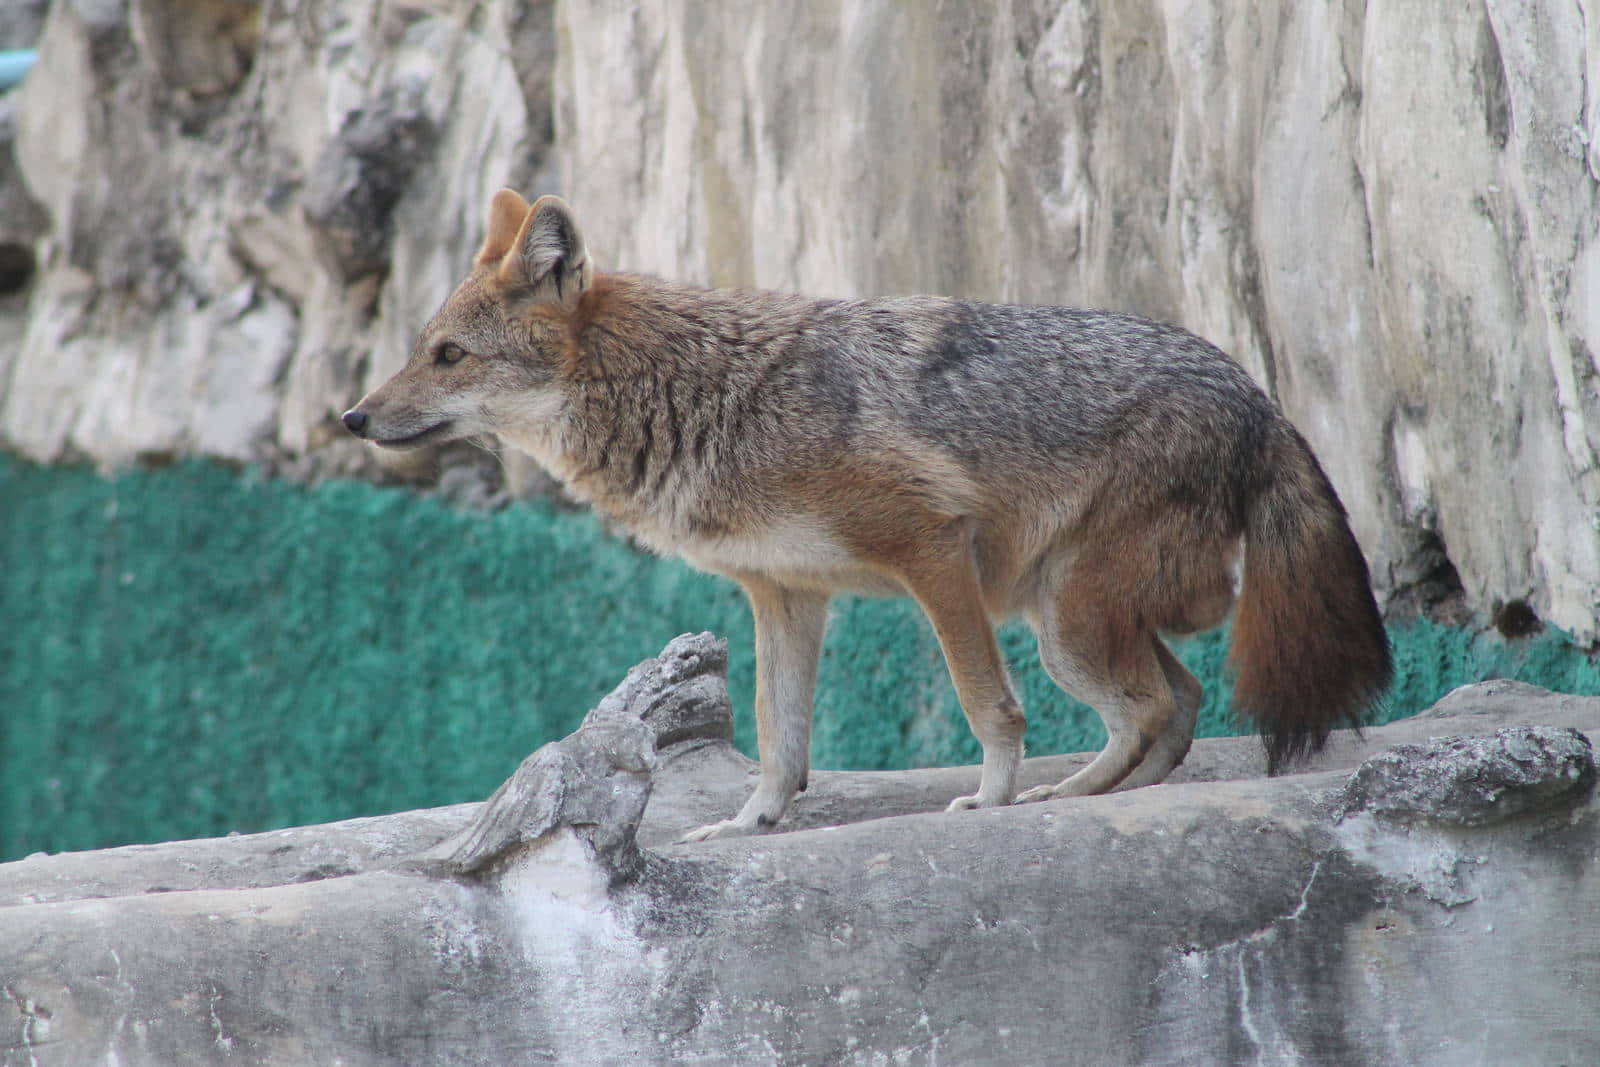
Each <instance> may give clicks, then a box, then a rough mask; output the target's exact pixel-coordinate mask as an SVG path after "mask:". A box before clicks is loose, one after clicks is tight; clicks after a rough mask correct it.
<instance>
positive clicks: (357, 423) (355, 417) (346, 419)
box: [339, 408, 367, 437]
mask: <svg viewBox="0 0 1600 1067" xmlns="http://www.w3.org/2000/svg"><path fill="white" fill-rule="evenodd" d="M339 418H340V421H342V422H343V423H344V428H345V429H347V430H349V431H350V432H351V433H353V434H355V435H356V436H357V437H365V436H367V413H366V412H365V411H362V410H361V409H360V408H351V409H350V410H349V411H347V412H345V413H344V414H343V415H341V416H340V417H339Z"/></svg>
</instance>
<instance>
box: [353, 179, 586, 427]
mask: <svg viewBox="0 0 1600 1067" xmlns="http://www.w3.org/2000/svg"><path fill="white" fill-rule="evenodd" d="M593 278H594V271H593V268H592V266H591V265H590V263H589V256H588V253H587V252H586V251H585V249H584V245H583V238H582V236H581V235H580V234H579V232H578V226H577V223H576V222H574V221H573V218H572V211H571V209H570V208H568V207H567V205H566V204H565V203H564V202H562V201H561V200H560V199H559V198H558V197H554V196H546V197H541V198H540V199H539V201H538V202H537V203H536V204H534V205H533V206H532V207H529V206H528V202H527V201H526V200H524V199H522V197H520V196H518V195H517V194H516V193H514V192H512V191H511V190H509V189H502V190H500V191H499V192H498V193H496V194H495V195H494V200H493V201H492V202H491V203H490V204H489V232H488V236H487V237H485V238H484V242H483V247H482V248H481V249H479V250H478V256H477V260H476V261H475V262H474V264H473V268H472V273H471V274H469V275H467V279H466V280H465V281H463V282H462V283H461V284H460V285H459V286H457V287H456V291H455V292H453V293H451V294H450V298H449V299H448V300H446V301H445V302H444V306H443V307H441V308H440V309H439V311H438V313H437V314H435V315H434V316H433V319H432V321H430V322H429V323H428V325H426V326H424V327H423V329H422V335H421V336H420V337H419V338H417V343H416V346H415V347H414V348H413V349H412V350H411V357H410V358H409V359H408V360H407V361H406V365H405V366H404V367H402V368H401V369H400V372H399V373H397V374H396V375H395V376H394V377H393V378H390V379H389V380H388V381H387V382H384V383H383V384H382V385H380V386H379V387H378V388H377V389H374V390H373V391H372V392H370V393H368V394H367V395H366V396H365V397H364V398H363V399H362V400H361V402H360V403H359V404H357V405H356V406H355V407H353V408H351V409H350V410H349V411H347V412H345V413H344V424H345V426H346V428H348V429H349V430H350V432H351V433H353V434H355V435H356V436H357V437H361V438H365V439H366V440H368V441H371V442H373V443H374V444H378V445H382V446H383V447H385V448H395V449H407V448H418V447H421V446H422V445H431V444H439V443H442V442H445V441H453V440H456V439H458V438H462V437H472V436H476V435H479V434H490V433H499V432H504V431H508V430H509V431H511V432H513V433H516V432H517V431H519V430H520V431H523V432H524V433H525V432H526V431H527V430H528V429H529V428H530V427H529V425H528V424H529V422H530V420H536V419H537V418H538V417H539V413H540V412H542V411H548V410H549V407H548V404H549V401H550V400H551V398H553V397H554V396H555V392H554V389H553V388H552V383H553V379H554V377H555V375H556V373H557V372H558V370H559V368H560V366H561V361H562V359H563V356H564V353H565V351H566V348H567V343H568V334H569V330H570V325H569V324H570V322H571V314H572V312H574V311H575V310H576V309H577V307H578V303H579V301H580V300H581V299H582V297H583V294H584V291H585V290H586V289H588V287H589V285H590V283H591V282H592V281H593Z"/></svg>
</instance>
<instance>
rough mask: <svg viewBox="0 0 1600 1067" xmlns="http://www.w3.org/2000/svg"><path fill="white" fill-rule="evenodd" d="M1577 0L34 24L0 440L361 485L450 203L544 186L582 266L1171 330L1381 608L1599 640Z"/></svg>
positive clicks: (429, 298)
mask: <svg viewBox="0 0 1600 1067" xmlns="http://www.w3.org/2000/svg"><path fill="white" fill-rule="evenodd" d="M1591 8H1592V5H1577V4H1571V5H1503V4H1500V3H1493V2H1491V3H1484V4H1480V3H1469V4H1461V5H1455V6H1452V7H1449V8H1448V9H1445V8H1440V7H1439V6H1438V5H1435V4H1422V3H1416V2H1411V0H1381V2H1374V3H1369V4H1365V5H1350V4H1343V3H1329V2H1322V0H1313V2H1310V3H1296V4H1282V5H1267V6H1265V7H1263V6H1260V5H1256V6H1250V5H1242V6H1241V5H1223V4H1204V3H1202V4H1189V3H1182V4H1180V3H1172V2H1168V3H1156V2H1151V0H1146V2H1136V3H1117V4H1112V3H1096V2H1092V0H1079V2H1073V3H1065V4H1062V3H1045V2H1033V3H1029V2H1026V0H1019V2H1017V3H1013V4H1007V5H1001V4H972V5H967V4H951V5H943V6H938V5H915V4H911V5H907V4H894V3H888V2H884V0H878V2H865V0H841V2H839V3H835V4H829V5H822V4H767V5H726V4H710V3H681V2H680V3H660V4H647V5H639V4H634V3H631V2H622V0H615V2H600V3H585V4H559V3H558V4H554V5H546V4H540V3H520V4H519V3H515V2H513V0H493V2H490V3H486V4H482V5H476V4H470V3H467V2H466V0H438V2H436V3H430V4H416V3H400V2H385V0H367V2H364V3H355V4H336V3H332V2H331V0H283V2H276V3H273V4H270V5H264V6H258V5H256V4H254V3H251V2H249V0H137V2H130V3H128V4H119V3H116V2H95V3H91V2H89V0H76V2H69V0H57V2H56V3H55V4H54V5H53V6H52V8H51V12H50V17H49V20H48V23H47V27H46V30H45V32H44V34H43V37H42V40H41V41H40V61H39V65H38V67H37V68H36V69H35V71H34V72H33V74H32V75H30V77H29V79H28V82H27V84H26V86H25V88H24V90H23V91H22V96H21V101H20V104H19V105H18V107H17V141H16V155H17V159H18V161H19V163H20V169H21V173H22V176H23V179H24V180H25V182H26V187H27V189H28V190H29V191H30V193H31V196H32V197H33V198H34V199H37V200H38V201H39V203H40V204H42V205H43V207H44V209H45V212H46V215H47V218H48V226H47V228H46V229H45V230H44V236H43V238H42V240H41V242H40V245H39V249H40V262H41V268H40V270H39V271H38V273H37V275H36V280H35V281H34V283H33V286H32V291H31V295H30V299H29V302H28V304H27V307H26V309H25V310H21V311H19V310H15V309H11V310H8V308H9V305H0V340H4V341H5V342H6V343H4V344H3V345H0V440H3V441H4V442H5V443H6V444H8V445H9V446H10V447H14V448H18V449H21V450H22V451H24V452H26V453H28V454H30V455H33V456H37V457H42V458H45V459H59V458H62V457H64V456H70V455H74V454H76V455H86V456H90V457H93V458H95V459H98V460H101V461H106V462H117V461H123V460H126V459H128V458H130V457H133V456H137V455H139V454H142V453H181V452H196V451H198V452H206V453H213V454H218V455H223V456H228V457H232V458H237V459H258V460H259V459H265V460H270V461H275V462H281V463H287V464H296V465H300V466H302V467H304V468H306V469H317V470H326V469H346V470H348V469H356V468H358V467H361V466H363V465H366V464H370V462H371V461H370V460H368V459H366V458H364V457H363V456H362V454H361V453H360V452H359V451H357V450H356V449H354V448H353V446H351V445H350V443H348V442H345V441H343V440H340V439H339V437H338V434H337V432H336V431H337V427H336V424H335V423H334V422H333V419H332V416H333V415H334V414H335V413H336V412H337V411H338V410H339V409H340V407H341V406H342V405H343V404H345V403H346V402H348V401H349V400H351V399H353V398H354V397H355V396H357V395H359V394H360V393H361V392H362V391H363V389H364V387H365V386H366V385H368V384H369V383H371V382H372V381H373V380H374V379H375V378H379V377H382V376H383V375H384V374H386V373H388V372H389V371H390V370H392V369H393V368H394V367H395V366H396V365H398V363H399V362H400V361H401V359H402V358H403V356H404V353H405V351H406V348H407V345H408V343H409V337H410V335H411V333H412V332H413V330H414V329H415V328H416V326H417V325H418V324H419V323H420V322H421V321H422V320H423V319H425V318H426V316H427V315H428V314H429V313H430V312H431V310H432V309H433V307H435V306H436V305H437V303H438V301H439V300H440V299H441V298H442V297H443V295H444V294H445V293H446V291H447V290H448V289H449V287H450V285H451V283H452V281H453V280H454V278H455V277H456V276H457V275H458V274H459V273H460V272H461V271H462V269H463V268H464V265H465V263H466V262H467V259H468V256H469V255H470V252H471V250H472V248H473V247H474V245H475V243H476V241H477V240H478V237H479V232H480V226H481V215H482V211H483V206H484V203H485V201H486V198H487V194H488V193H489V191H490V190H492V189H493V188H494V187H496V186H498V185H500V184H512V185H516V186H519V187H522V188H523V189H525V190H527V191H529V192H536V191H543V190H546V189H550V188H559V189H560V190H561V191H562V192H564V193H565V194H566V195H567V196H568V197H569V198H570V199H571V200H572V201H573V202H574V203H575V205H576V206H577V208H578V209H579V212H580V216H581V217H582V218H583V220H584V221H585V225H586V228H587V231H588V237H589V240H590V244H591V248H592V250H593V251H594V252H595V254H596V255H597V257H598V258H599V259H600V260H601V263H602V266H617V267H626V268H632V269H642V270H649V271H656V272H660V273H663V274H670V275H674V276H678V277H683V278H688V279H694V280H699V281H704V282H709V283H715V284H755V285H762V286H770V287H782V288H798V289H804V290H808V291H813V292H817V293H819V294H832V295H855V294H867V293H889V292H907V291H932V292H944V293H952V294H957V295H965V296H973V297H981V298H988V299H1000V300H1022V301H1041V302H1057V303H1081V304H1094V305H1104V306H1110V307H1117V308H1123V309H1129V310H1134V311H1138V312H1142V313H1145V314H1149V315H1152V316H1157V317H1160V318H1164V319H1169V320H1173V321H1177V322H1180V323H1182V324H1184V325H1186V326H1188V327H1190V328H1192V329H1194V330H1196V331H1197V332H1199V333H1202V334H1204V335H1206V336H1208V337H1210V338H1211V339H1213V340H1215V341H1216V342H1218V343H1219V344H1221V345H1222V346H1223V347H1225V348H1227V349H1228V350H1229V351H1231V352H1232V353H1233V354H1234V355H1236V356H1237V357H1238V358H1239V359H1240V360H1241V361H1242V362H1243V363H1244V364H1245V365H1246V366H1247V367H1249V368H1250V369H1251V371H1252V372H1253V373H1254V374H1255V375H1256V376H1257V378H1258V379H1259V380H1260V381H1261V382H1262V383H1263V384H1264V385H1266V386H1267V387H1268V388H1269V389H1270V390H1271V391H1272V392H1273V393H1274V394H1275V395H1276V396H1277V397H1278V399H1279V400H1280V402H1281V403H1282V404H1283V405H1284V407H1285V408H1286V409H1287V411H1288V412H1289V413H1290V415H1291V416H1292V417H1293V418H1294V419H1295V420H1296V421H1297V422H1298V423H1299V424H1300V426H1301V427H1302V428H1303V429H1304V430H1305V432H1306V433H1307V435H1308V436H1309V437H1310V438H1311V440H1312V442H1313V444H1314V445H1315V446H1316V447H1317V448H1318V451H1319V452H1320V454H1321V455H1322V457H1323V459H1324V461H1325V464H1326V465H1327V467H1328V469H1329V472H1330V474H1331V476H1332V477H1333V479H1334V481H1335V483H1336V484H1337V485H1338V487H1339V488H1340V490H1341V492H1342V494H1343V496H1344V498H1345V501H1346V503H1347V505H1348V507H1349V508H1350V510H1351V512H1352V515H1353V517H1354V521H1355V526H1356V530H1357V533H1358V535H1359V536H1360V538H1361V541H1362V543H1363V545H1364V546H1365V547H1366V549H1367V551H1368V554H1369V556H1370V557H1371V559H1372V562H1373V564H1374V573H1375V576H1376V579H1377V581H1378V583H1379V585H1380V586H1381V587H1382V589H1383V590H1384V591H1386V592H1387V593H1391V594H1402V595H1406V596H1409V597H1410V599H1413V600H1418V601H1421V602H1423V603H1426V602H1428V601H1430V600H1436V599H1438V598H1439V597H1440V596H1443V595H1446V594H1448V593H1450V591H1451V589H1452V588H1453V587H1454V583H1455V581H1456V579H1457V576H1459V582H1460V584H1461V586H1463V587H1464V591H1465V593H1466V595H1467V601H1468V603H1469V605H1470V606H1471V607H1473V608H1474V609H1476V610H1477V611H1478V612H1479V613H1480V614H1481V615H1482V616H1484V617H1488V616H1490V615H1492V614H1493V613H1495V612H1496V611H1497V610H1498V608H1499V606H1500V605H1501V604H1503V603H1508V602H1515V601H1522V600H1526V601H1527V602H1528V603H1529V604H1531V605H1532V607H1533V608H1534V610H1535V611H1536V612H1537V613H1538V614H1539V615H1541V616H1543V617H1546V618H1548V619H1550V620H1552V621H1554V622H1556V623H1558V624H1559V625H1561V626H1564V627H1567V628H1569V629H1571V630H1573V631H1575V632H1576V633H1577V634H1578V635H1579V637H1580V638H1582V639H1584V640H1592V639H1593V638H1594V637H1595V636H1596V633H1597V628H1600V627H1597V606H1596V605H1597V604H1600V467H1597V464H1596V459H1595V454H1596V449H1597V448H1600V391H1597V382H1600V363H1597V361H1600V238H1597V228H1600V211H1597V207H1600V143H1597V141H1596V136H1597V134H1600V14H1597V13H1596V11H1594V10H1592V9H1591ZM13 95H15V94H13ZM557 175H559V180H557ZM11 338H15V339H16V343H15V344H13V343H10V339H11Z"/></svg>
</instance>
